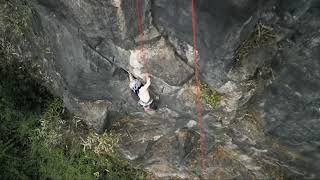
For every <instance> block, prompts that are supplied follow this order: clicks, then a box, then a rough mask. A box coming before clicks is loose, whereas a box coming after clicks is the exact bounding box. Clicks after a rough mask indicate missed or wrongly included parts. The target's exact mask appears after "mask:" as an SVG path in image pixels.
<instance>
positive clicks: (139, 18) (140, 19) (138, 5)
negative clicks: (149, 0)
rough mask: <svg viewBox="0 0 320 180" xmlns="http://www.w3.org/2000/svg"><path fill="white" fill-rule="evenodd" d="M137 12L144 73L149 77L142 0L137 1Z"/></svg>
mask: <svg viewBox="0 0 320 180" xmlns="http://www.w3.org/2000/svg"><path fill="white" fill-rule="evenodd" d="M135 12H136V16H137V20H138V21H137V23H138V32H139V49H140V57H141V59H142V62H143V67H144V73H145V75H146V77H145V78H146V79H147V78H148V76H149V73H148V66H147V63H146V57H145V54H144V34H143V30H142V18H141V1H140V0H136V1H135Z"/></svg>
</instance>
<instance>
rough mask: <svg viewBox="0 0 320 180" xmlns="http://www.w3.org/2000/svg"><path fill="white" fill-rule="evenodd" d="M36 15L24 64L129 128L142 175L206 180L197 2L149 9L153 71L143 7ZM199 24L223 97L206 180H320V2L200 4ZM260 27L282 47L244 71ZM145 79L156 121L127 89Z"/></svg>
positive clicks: (213, 125) (127, 148)
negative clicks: (197, 80)
mask: <svg viewBox="0 0 320 180" xmlns="http://www.w3.org/2000/svg"><path fill="white" fill-rule="evenodd" d="M30 4H31V5H32V6H33V8H34V14H33V23H32V26H31V27H30V31H29V34H28V40H29V41H28V43H26V44H27V45H26V47H24V50H25V57H27V58H28V59H32V61H31V62H32V63H33V64H35V65H37V66H39V67H40V69H41V71H40V74H41V75H42V77H43V79H44V80H45V81H46V83H47V85H48V86H49V87H50V88H51V89H52V91H53V92H55V93H56V94H57V95H59V96H62V97H63V98H64V101H65V103H66V106H67V107H68V108H69V109H70V110H71V111H73V112H74V113H75V114H77V115H78V116H80V117H82V118H83V119H84V120H85V122H86V123H87V124H88V125H90V126H91V127H93V128H94V129H95V130H96V131H98V132H103V131H104V130H105V129H106V127H107V126H108V124H109V125H110V124H111V123H112V122H114V121H119V122H120V123H121V128H120V129H119V132H120V133H121V134H122V136H123V137H122V141H121V143H120V150H121V152H122V153H123V155H124V157H126V158H127V159H129V160H130V161H131V162H132V163H133V164H134V165H135V166H137V167H141V168H144V169H147V170H149V171H150V172H153V173H155V175H156V176H158V177H167V178H169V177H174V176H177V177H181V178H187V179H190V178H195V177H198V176H199V172H200V170H199V165H198V163H199V162H198V160H199V148H198V147H199V130H198V128H197V109H196V99H195V92H196V89H195V87H194V70H193V69H194V62H193V48H192V29H191V0H190V1H187V0H141V14H142V24H143V31H144V39H145V49H144V51H143V53H144V55H145V57H146V61H145V62H144V61H143V60H142V58H140V57H141V49H140V48H139V34H138V28H137V18H136V14H135V1H134V0H107V1H105V0H34V1H31V2H30ZM196 13H197V32H198V34H197V36H198V42H197V43H198V49H199V54H200V77H201V80H202V81H203V82H205V83H207V84H209V85H210V86H212V87H214V88H215V89H217V90H218V92H219V94H220V95H221V98H220V103H219V105H218V106H216V107H209V106H207V105H206V104H205V103H203V109H202V110H203V127H204V131H205V166H206V169H205V172H206V175H207V177H208V178H209V179H210V177H211V178H213V177H217V178H222V179H231V178H240V179H248V178H250V179H251V178H257V179H269V178H271V179H272V178H279V177H287V176H288V177H298V178H311V179H312V178H316V177H319V176H320V174H319V172H320V171H319V170H320V169H319V166H318V165H319V163H320V153H319V147H320V146H319V144H320V133H319V132H320V131H319V130H318V129H319V128H320V99H319V98H320V91H319V89H320V61H319V59H320V31H319V29H320V3H319V1H317V0H272V1H269V2H266V1H263V0H261V1H260V0H259V1H257V0H225V1H221V0H210V1H204V0H199V1H197V4H196ZM259 23H261V24H265V25H266V27H272V29H271V30H270V31H272V32H273V33H274V40H273V41H272V42H271V43H268V44H264V45H258V46H257V47H256V48H252V49H250V52H247V53H246V56H244V58H242V59H241V61H240V62H238V63H235V56H236V50H237V48H238V47H239V46H240V44H242V42H244V41H245V40H246V39H248V38H250V37H252V36H251V34H252V33H254V32H255V27H256V25H257V24H259ZM267 29H268V28H267ZM269 29H270V28H269ZM259 33H260V31H259ZM259 36H260V34H258V37H259ZM259 38H260V37H259ZM254 42H256V41H254ZM146 69H148V72H149V74H150V76H151V80H152V85H151V90H152V91H153V93H154V94H155V96H156V97H158V98H157V99H159V100H157V105H158V110H157V112H155V113H153V114H146V113H144V112H143V110H142V108H141V107H139V105H137V102H136V101H135V100H134V99H132V98H131V97H130V90H129V88H128V83H129V80H128V74H127V72H128V71H130V72H132V73H133V74H134V75H135V76H136V77H137V78H141V79H142V78H143V73H144V72H145V70H146ZM125 115H126V116H125ZM123 117H126V118H123Z"/></svg>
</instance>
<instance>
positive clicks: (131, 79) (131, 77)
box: [129, 73, 133, 82]
mask: <svg viewBox="0 0 320 180" xmlns="http://www.w3.org/2000/svg"><path fill="white" fill-rule="evenodd" d="M129 79H130V82H131V81H133V76H132V74H131V73H129Z"/></svg>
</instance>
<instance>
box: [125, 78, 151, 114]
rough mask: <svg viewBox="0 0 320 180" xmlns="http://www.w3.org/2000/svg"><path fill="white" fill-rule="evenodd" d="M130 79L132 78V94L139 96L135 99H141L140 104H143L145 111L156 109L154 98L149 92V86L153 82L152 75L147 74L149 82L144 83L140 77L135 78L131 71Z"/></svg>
mask: <svg viewBox="0 0 320 180" xmlns="http://www.w3.org/2000/svg"><path fill="white" fill-rule="evenodd" d="M129 79H130V85H129V87H130V89H131V90H132V95H133V97H134V98H135V97H138V98H135V99H138V100H139V104H140V105H142V106H143V108H144V111H145V112H147V111H150V110H154V109H155V108H154V106H153V99H152V98H151V96H150V93H149V89H148V88H149V86H150V84H151V80H150V77H149V76H148V74H146V75H145V79H146V81H147V83H146V84H145V85H143V84H142V83H141V82H140V81H139V80H138V79H135V78H134V77H133V76H132V74H131V73H129Z"/></svg>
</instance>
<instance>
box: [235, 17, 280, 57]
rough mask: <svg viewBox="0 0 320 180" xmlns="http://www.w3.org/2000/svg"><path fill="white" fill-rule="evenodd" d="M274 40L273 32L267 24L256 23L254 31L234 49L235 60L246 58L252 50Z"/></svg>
mask: <svg viewBox="0 0 320 180" xmlns="http://www.w3.org/2000/svg"><path fill="white" fill-rule="evenodd" d="M274 41H275V33H274V31H273V29H272V28H271V27H269V26H266V25H263V24H262V23H258V24H257V25H256V29H255V31H254V33H252V35H251V36H250V38H249V39H247V40H245V41H244V42H243V43H242V44H241V45H240V47H239V48H238V49H237V50H236V57H235V60H236V62H237V63H240V62H241V61H242V60H243V59H245V58H247V57H248V55H249V54H250V52H252V50H254V49H256V48H259V47H262V46H265V45H268V44H270V43H272V42H274Z"/></svg>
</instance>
